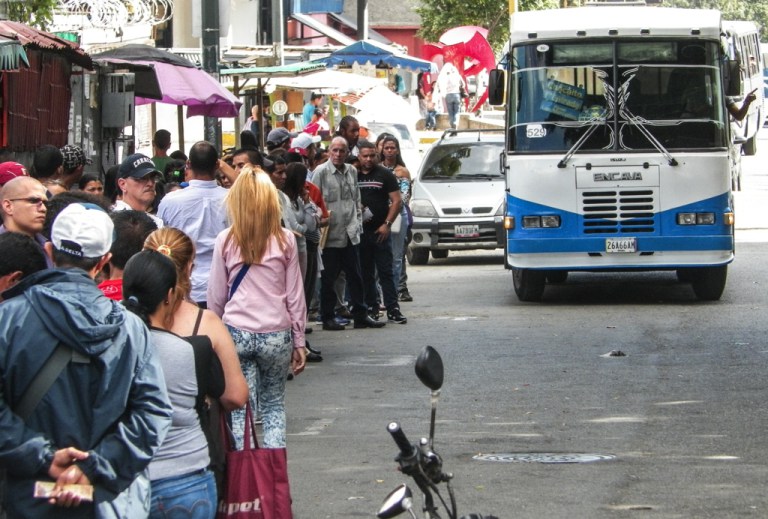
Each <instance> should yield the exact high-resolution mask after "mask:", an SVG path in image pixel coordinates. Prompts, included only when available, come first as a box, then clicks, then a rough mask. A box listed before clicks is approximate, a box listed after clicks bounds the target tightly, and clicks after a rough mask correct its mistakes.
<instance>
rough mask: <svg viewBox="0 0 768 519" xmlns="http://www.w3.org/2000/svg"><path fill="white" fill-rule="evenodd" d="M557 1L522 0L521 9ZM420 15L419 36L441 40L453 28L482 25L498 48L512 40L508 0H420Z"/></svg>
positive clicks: (544, 6)
mask: <svg viewBox="0 0 768 519" xmlns="http://www.w3.org/2000/svg"><path fill="white" fill-rule="evenodd" d="M558 5H559V2H558V0H519V2H518V9H519V10H520V11H534V10H538V9H549V8H554V7H558ZM416 12H417V13H419V15H420V16H421V29H419V36H421V37H422V38H424V39H425V40H426V41H433V42H435V41H438V39H439V38H440V36H441V35H442V34H443V33H444V32H445V31H446V30H448V29H450V28H452V27H459V26H462V25H479V26H480V27H485V28H486V29H488V41H489V42H490V44H491V47H493V49H494V50H495V51H498V50H501V49H502V48H503V47H504V44H506V42H507V40H508V39H509V0H476V1H474V2H467V0H421V6H419V7H417V8H416Z"/></svg>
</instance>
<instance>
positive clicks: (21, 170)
mask: <svg viewBox="0 0 768 519" xmlns="http://www.w3.org/2000/svg"><path fill="white" fill-rule="evenodd" d="M28 176H29V173H27V168H25V167H24V166H23V165H22V164H19V163H18V162H13V161H11V162H3V163H2V164H0V186H4V185H5V184H6V183H7V182H10V181H11V180H13V179H14V178H16V177H28Z"/></svg>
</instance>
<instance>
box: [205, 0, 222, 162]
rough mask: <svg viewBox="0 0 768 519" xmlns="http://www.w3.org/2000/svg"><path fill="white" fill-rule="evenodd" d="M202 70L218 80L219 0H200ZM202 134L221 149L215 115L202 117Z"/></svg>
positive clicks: (218, 126)
mask: <svg viewBox="0 0 768 519" xmlns="http://www.w3.org/2000/svg"><path fill="white" fill-rule="evenodd" d="M202 3H203V4H202V15H203V16H202V24H201V25H202V38H201V43H202V46H203V48H202V51H203V70H205V71H206V72H208V73H209V74H210V75H211V76H213V78H214V79H215V80H216V81H218V80H219V0H202ZM204 125H205V128H204V130H203V136H204V138H205V140H206V141H208V142H210V143H212V144H213V145H214V146H216V149H218V150H221V123H220V122H219V119H218V118H216V117H208V116H205V118H204Z"/></svg>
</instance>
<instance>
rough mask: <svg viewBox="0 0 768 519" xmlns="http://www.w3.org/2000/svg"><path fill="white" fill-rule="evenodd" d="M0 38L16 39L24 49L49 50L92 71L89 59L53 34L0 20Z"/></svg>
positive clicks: (81, 51)
mask: <svg viewBox="0 0 768 519" xmlns="http://www.w3.org/2000/svg"><path fill="white" fill-rule="evenodd" d="M0 36H5V37H6V38H11V39H17V40H19V41H20V42H21V44H22V45H23V46H24V47H26V48H32V49H40V50H51V51H55V52H58V53H61V54H63V55H64V56H65V57H66V58H67V59H68V60H69V61H71V62H72V63H75V64H77V65H80V66H81V67H84V68H87V69H93V62H92V61H91V57H90V56H89V55H88V54H86V53H85V51H84V50H83V49H81V48H80V47H79V46H78V45H77V44H75V43H73V42H71V41H67V40H65V39H63V38H59V37H58V36H56V35H55V34H51V33H49V32H45V31H41V30H39V29H35V28H33V27H30V26H28V25H24V24H23V23H20V22H11V21H8V20H0Z"/></svg>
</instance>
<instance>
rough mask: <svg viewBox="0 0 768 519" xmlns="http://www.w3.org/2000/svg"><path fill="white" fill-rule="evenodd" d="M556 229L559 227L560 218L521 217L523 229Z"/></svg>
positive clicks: (550, 216)
mask: <svg viewBox="0 0 768 519" xmlns="http://www.w3.org/2000/svg"><path fill="white" fill-rule="evenodd" d="M557 227H560V217H559V216H558V215H554V214H553V215H544V216H523V228H524V229H541V228H547V229H554V228H557Z"/></svg>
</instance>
